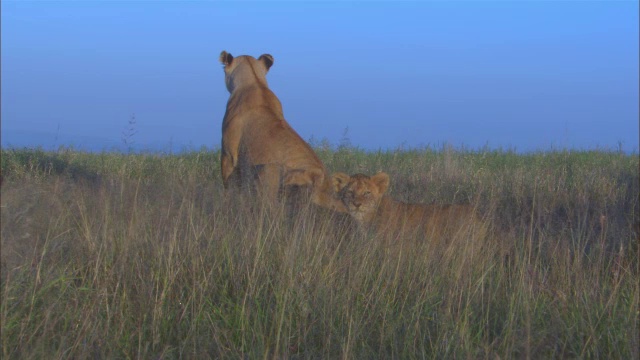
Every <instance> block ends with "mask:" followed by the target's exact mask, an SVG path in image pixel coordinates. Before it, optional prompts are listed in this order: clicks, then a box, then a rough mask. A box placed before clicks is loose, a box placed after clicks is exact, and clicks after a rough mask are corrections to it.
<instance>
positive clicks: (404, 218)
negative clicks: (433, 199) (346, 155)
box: [332, 172, 477, 238]
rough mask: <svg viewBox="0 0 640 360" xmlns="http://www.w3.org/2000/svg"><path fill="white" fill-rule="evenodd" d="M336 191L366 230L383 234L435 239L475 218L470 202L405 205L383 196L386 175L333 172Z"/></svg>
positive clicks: (387, 177) (464, 225) (467, 224)
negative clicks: (418, 235)
mask: <svg viewBox="0 0 640 360" xmlns="http://www.w3.org/2000/svg"><path fill="white" fill-rule="evenodd" d="M332 179H333V184H334V187H335V189H334V190H335V191H336V192H337V193H338V197H339V198H340V199H341V200H342V201H343V203H344V205H345V207H346V208H347V212H348V213H349V214H350V215H351V216H352V217H353V218H354V219H355V220H356V221H357V222H358V223H359V225H360V226H361V227H362V228H363V229H365V230H373V231H375V232H376V233H378V234H385V235H409V234H413V235H416V234H420V233H422V234H424V235H427V237H430V238H435V237H441V236H444V235H452V234H454V233H455V232H456V231H458V230H460V229H461V228H463V227H468V226H469V225H475V224H476V223H477V218H476V215H475V213H474V209H473V207H472V206H471V205H468V204H463V205H453V204H450V205H436V204H407V203H404V202H401V201H397V200H394V199H392V198H391V197H390V196H387V195H385V193H386V191H387V189H388V188H389V175H387V174H386V173H383V172H380V173H378V174H376V175H373V176H367V175H363V174H355V175H352V176H349V175H347V174H343V173H336V174H334V175H333V176H332Z"/></svg>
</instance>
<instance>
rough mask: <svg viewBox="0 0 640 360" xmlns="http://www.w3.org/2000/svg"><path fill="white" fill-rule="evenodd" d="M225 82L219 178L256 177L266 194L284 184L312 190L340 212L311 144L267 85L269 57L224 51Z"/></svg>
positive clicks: (273, 193) (225, 181) (316, 197)
mask: <svg viewBox="0 0 640 360" xmlns="http://www.w3.org/2000/svg"><path fill="white" fill-rule="evenodd" d="M220 62H221V63H222V64H223V65H224V73H225V84H226V86H227V90H229V93H230V94H231V95H230V96H229V101H228V102H227V109H226V112H225V115H224V120H223V121H222V155H221V170H222V181H223V184H224V186H225V188H228V187H229V185H230V183H234V184H243V183H245V184H246V183H253V182H254V181H257V182H258V183H259V184H260V187H259V188H260V189H262V190H263V191H264V192H265V193H266V194H267V195H268V196H269V197H272V198H273V197H275V196H276V195H277V193H278V192H279V191H281V190H283V189H284V188H285V187H291V186H302V187H307V188H310V189H311V200H312V201H313V202H314V203H316V204H318V205H320V206H323V207H326V208H330V209H333V210H338V211H342V212H344V211H345V209H344V206H343V205H342V203H341V202H340V201H339V200H338V199H337V198H336V196H335V193H333V187H332V186H331V182H330V178H329V176H328V175H327V173H326V171H325V168H324V165H323V164H322V162H321V161H320V159H319V158H318V157H317V155H316V154H315V152H314V151H313V149H311V147H310V146H309V144H307V143H306V142H305V141H304V140H303V139H302V138H301V137H300V136H299V135H298V134H297V133H296V132H295V130H293V128H292V127H291V126H290V125H289V123H287V121H286V120H285V119H284V115H283V113H282V105H281V104H280V101H279V100H278V98H277V97H276V95H275V94H274V93H273V92H272V91H271V90H270V89H269V86H268V84H267V79H266V75H267V72H268V71H269V68H270V67H271V65H273V62H274V60H273V56H271V55H269V54H263V55H261V56H260V57H259V58H258V59H255V58H253V57H251V56H246V55H243V56H238V57H233V56H232V55H231V54H229V53H227V52H226V51H223V52H222V53H221V54H220Z"/></svg>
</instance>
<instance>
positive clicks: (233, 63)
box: [220, 51, 273, 93]
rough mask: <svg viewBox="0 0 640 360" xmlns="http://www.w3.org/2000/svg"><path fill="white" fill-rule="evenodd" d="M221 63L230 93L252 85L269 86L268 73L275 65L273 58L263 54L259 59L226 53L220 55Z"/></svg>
mask: <svg viewBox="0 0 640 360" xmlns="http://www.w3.org/2000/svg"><path fill="white" fill-rule="evenodd" d="M220 62H221V63H222V65H224V81H225V84H226V85H227V90H229V92H230V93H232V92H233V90H234V89H236V88H238V87H240V86H242V85H246V84H250V83H256V82H258V83H262V84H264V85H267V78H266V77H267V72H268V71H269V68H271V65H273V56H271V55H269V54H262V55H260V57H259V58H257V59H256V58H254V57H253V56H249V55H241V56H238V57H234V56H233V55H231V54H229V53H228V52H226V51H223V52H221V53H220Z"/></svg>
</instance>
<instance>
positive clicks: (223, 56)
mask: <svg viewBox="0 0 640 360" xmlns="http://www.w3.org/2000/svg"><path fill="white" fill-rule="evenodd" d="M232 61H233V55H231V54H229V53H228V52H226V51H222V52H221V53H220V62H221V63H222V65H224V66H228V65H229V64H231V62H232Z"/></svg>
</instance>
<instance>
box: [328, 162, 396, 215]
mask: <svg viewBox="0 0 640 360" xmlns="http://www.w3.org/2000/svg"><path fill="white" fill-rule="evenodd" d="M332 181H333V186H334V188H335V191H336V193H337V194H338V197H339V198H340V200H341V201H342V202H343V203H344V205H345V207H346V208H347V210H348V212H349V214H350V215H351V216H352V217H354V218H355V219H356V220H358V221H360V222H363V221H368V220H370V219H371V218H372V217H373V215H374V214H375V212H376V210H377V209H378V205H379V204H380V199H382V196H383V195H384V193H385V192H386V191H387V189H388V188H389V175H387V174H386V173H383V172H380V173H378V174H376V175H373V176H367V175H364V174H355V175H352V176H349V175H347V174H343V173H336V174H334V175H333V176H332Z"/></svg>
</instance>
